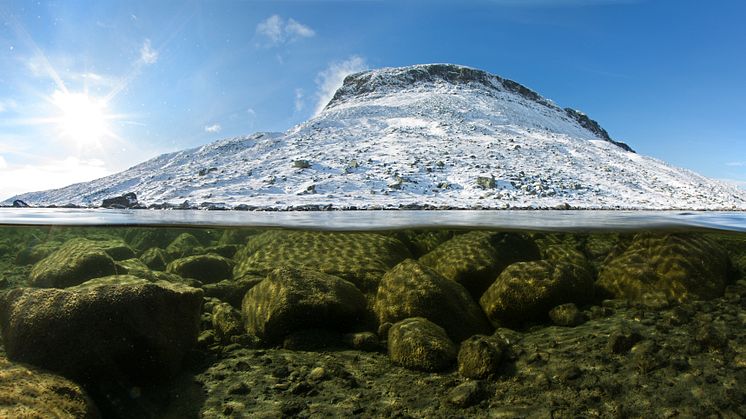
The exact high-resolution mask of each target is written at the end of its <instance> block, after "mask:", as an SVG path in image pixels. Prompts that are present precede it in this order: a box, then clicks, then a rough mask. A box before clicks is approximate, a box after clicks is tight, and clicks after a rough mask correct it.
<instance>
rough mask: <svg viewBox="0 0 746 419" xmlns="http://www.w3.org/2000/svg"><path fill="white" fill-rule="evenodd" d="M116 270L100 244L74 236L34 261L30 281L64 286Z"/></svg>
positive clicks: (34, 283) (49, 285) (38, 285)
mask: <svg viewBox="0 0 746 419" xmlns="http://www.w3.org/2000/svg"><path fill="white" fill-rule="evenodd" d="M115 273H116V265H115V264H114V259H112V257H111V256H109V254H107V253H106V251H105V250H104V249H102V247H101V246H100V245H99V244H97V243H96V242H95V241H92V240H88V239H84V238H76V239H72V240H68V241H67V242H65V244H63V245H62V247H60V248H59V249H58V250H57V251H55V252H53V253H52V254H50V255H49V256H47V257H46V258H44V259H42V260H40V261H39V262H37V263H36V264H35V265H34V267H33V268H32V269H31V273H30V275H29V281H30V285H32V286H34V287H42V288H65V287H71V286H73V285H78V284H80V283H83V282H85V281H86V280H88V279H91V278H98V277H102V276H106V275H113V274H115Z"/></svg>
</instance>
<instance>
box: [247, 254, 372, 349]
mask: <svg viewBox="0 0 746 419" xmlns="http://www.w3.org/2000/svg"><path fill="white" fill-rule="evenodd" d="M365 305H366V302H365V297H364V296H363V294H362V293H361V292H360V291H359V290H358V289H357V288H356V287H355V285H353V284H352V283H350V282H348V281H345V280H344V279H341V278H338V277H336V276H333V275H327V274H325V273H322V272H318V271H313V270H309V269H295V268H288V267H284V268H277V269H275V270H273V271H272V272H270V273H269V275H267V278H266V279H264V280H263V281H262V282H260V283H259V284H257V285H256V286H254V287H253V288H251V289H250V290H249V291H248V292H247V293H246V296H245V297H244V299H243V303H242V305H241V308H242V314H243V317H244V321H245V325H246V330H247V331H248V332H249V333H250V334H252V335H255V336H258V337H259V338H261V339H263V340H265V341H267V342H271V343H276V342H279V341H281V340H282V339H283V338H284V337H285V336H287V335H289V334H290V333H292V332H295V331H300V330H304V329H315V328H317V329H332V330H338V331H347V330H350V329H351V328H353V326H355V325H357V324H360V323H361V322H362V320H363V319H364V317H365Z"/></svg>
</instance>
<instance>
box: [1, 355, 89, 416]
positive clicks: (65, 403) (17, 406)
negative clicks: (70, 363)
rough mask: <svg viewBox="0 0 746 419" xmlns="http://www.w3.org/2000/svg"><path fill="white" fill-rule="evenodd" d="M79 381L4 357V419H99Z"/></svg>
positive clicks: (2, 400) (2, 380)
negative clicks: (74, 381) (15, 362)
mask: <svg viewBox="0 0 746 419" xmlns="http://www.w3.org/2000/svg"><path fill="white" fill-rule="evenodd" d="M98 417H100V416H99V412H98V409H96V406H95V405H94V404H93V402H92V401H91V399H90V398H89V397H88V395H87V394H86V392H85V390H83V388H82V387H81V386H79V385H78V384H75V383H73V382H72V381H70V380H68V379H66V378H63V377H60V376H58V375H54V374H50V373H48V372H45V371H41V370H37V369H35V368H33V367H29V366H26V365H20V364H14V363H12V362H9V361H8V359H7V358H4V357H0V418H82V419H94V418H98Z"/></svg>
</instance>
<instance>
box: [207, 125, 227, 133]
mask: <svg viewBox="0 0 746 419" xmlns="http://www.w3.org/2000/svg"><path fill="white" fill-rule="evenodd" d="M221 129H223V127H221V126H220V124H212V125H205V132H212V133H215V132H220V130H221Z"/></svg>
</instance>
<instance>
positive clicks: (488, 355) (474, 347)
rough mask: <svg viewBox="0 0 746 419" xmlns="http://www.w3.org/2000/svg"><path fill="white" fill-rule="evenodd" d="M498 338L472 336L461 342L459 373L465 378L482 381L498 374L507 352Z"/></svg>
mask: <svg viewBox="0 0 746 419" xmlns="http://www.w3.org/2000/svg"><path fill="white" fill-rule="evenodd" d="M504 346H505V345H504V343H503V341H502V340H501V339H500V338H499V337H496V336H480V335H477V336H472V337H470V338H469V339H467V340H465V341H463V342H461V347H460V348H459V351H458V372H459V374H461V375H462V376H463V377H466V378H475V379H482V378H487V377H489V376H490V375H493V374H495V373H497V371H498V369H499V368H500V363H501V362H502V360H503V352H504V350H505V347H504Z"/></svg>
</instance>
